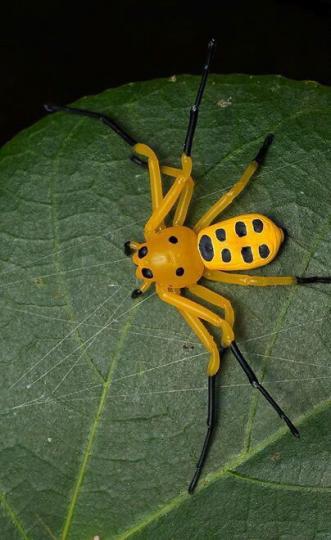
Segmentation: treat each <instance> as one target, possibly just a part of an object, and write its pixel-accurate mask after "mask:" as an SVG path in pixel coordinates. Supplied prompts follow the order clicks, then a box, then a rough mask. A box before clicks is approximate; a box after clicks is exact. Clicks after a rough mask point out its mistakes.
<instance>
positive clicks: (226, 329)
mask: <svg viewBox="0 0 331 540" xmlns="http://www.w3.org/2000/svg"><path fill="white" fill-rule="evenodd" d="M156 291H157V294H158V295H159V297H160V299H161V300H163V301H164V302H166V303H167V304H170V305H172V306H174V307H176V308H177V309H179V311H184V312H185V313H187V314H188V315H192V316H193V317H195V318H199V319H202V320H204V321H206V322H208V323H210V324H212V325H213V326H216V328H219V329H220V330H221V332H222V339H221V343H222V346H223V347H229V345H231V343H232V342H233V340H234V333H233V330H232V328H231V326H230V324H229V323H228V322H227V321H225V320H224V319H221V317H219V316H218V315H217V314H216V313H213V312H212V311H211V310H209V309H207V308H205V307H204V306H201V305H200V304H198V303H196V302H193V301H192V300H190V299H189V298H185V297H183V296H179V295H178V294H174V293H173V292H170V291H168V290H167V289H163V288H162V287H160V286H158V285H157V286H156ZM208 374H209V375H213V374H212V373H208Z"/></svg>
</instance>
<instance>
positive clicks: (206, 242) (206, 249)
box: [199, 234, 214, 261]
mask: <svg viewBox="0 0 331 540" xmlns="http://www.w3.org/2000/svg"><path fill="white" fill-rule="evenodd" d="M199 251H200V253H201V256H202V258H203V259H204V260H205V261H211V260H212V258H213V257H214V248H213V244H212V241H211V239H210V237H209V236H207V235H206V234H204V235H202V236H201V238H200V242H199Z"/></svg>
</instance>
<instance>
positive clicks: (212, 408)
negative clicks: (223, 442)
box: [188, 375, 217, 494]
mask: <svg viewBox="0 0 331 540" xmlns="http://www.w3.org/2000/svg"><path fill="white" fill-rule="evenodd" d="M216 377H217V375H213V376H212V377H208V415H207V433H206V436H205V439H204V442H203V446H202V450H201V454H200V457H199V460H198V462H197V465H196V469H195V472H194V475H193V478H192V480H191V482H190V485H189V487H188V492H189V493H190V494H192V493H193V491H194V490H195V488H196V485H197V483H198V481H199V478H200V476H201V472H202V469H203V466H204V464H205V462H206V459H207V455H208V451H209V448H210V445H211V442H212V436H213V431H214V429H215V426H216V421H217V416H216V386H215V382H216Z"/></svg>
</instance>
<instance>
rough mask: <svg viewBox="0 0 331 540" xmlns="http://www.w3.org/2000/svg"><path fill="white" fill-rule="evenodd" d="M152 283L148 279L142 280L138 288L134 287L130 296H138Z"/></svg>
mask: <svg viewBox="0 0 331 540" xmlns="http://www.w3.org/2000/svg"><path fill="white" fill-rule="evenodd" d="M151 285H152V283H151V282H150V281H149V282H148V281H144V282H143V284H142V285H141V286H140V287H139V289H134V290H133V291H132V293H131V298H138V296H141V295H142V294H144V293H145V292H146V291H148V289H149V288H150V287H151Z"/></svg>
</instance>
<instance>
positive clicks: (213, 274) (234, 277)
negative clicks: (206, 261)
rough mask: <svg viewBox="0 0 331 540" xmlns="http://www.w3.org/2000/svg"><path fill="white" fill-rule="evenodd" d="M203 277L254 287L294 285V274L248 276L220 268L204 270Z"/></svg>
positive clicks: (295, 281) (295, 282) (295, 279)
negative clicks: (223, 270)
mask: <svg viewBox="0 0 331 540" xmlns="http://www.w3.org/2000/svg"><path fill="white" fill-rule="evenodd" d="M203 277H205V278H207V279H210V280H211V281H220V282H221V283H233V284H235V285H250V286H255V287H270V286H272V285H296V284H297V278H296V277H295V276H267V277H263V276H250V275H247V274H232V273H228V272H221V271H220V270H206V271H205V272H204V274H203Z"/></svg>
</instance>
